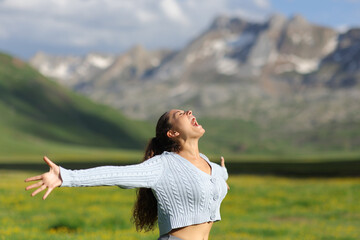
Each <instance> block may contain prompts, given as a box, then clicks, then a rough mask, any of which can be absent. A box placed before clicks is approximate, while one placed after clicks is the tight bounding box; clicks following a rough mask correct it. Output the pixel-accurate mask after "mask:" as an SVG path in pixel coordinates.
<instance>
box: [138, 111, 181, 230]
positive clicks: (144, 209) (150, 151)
mask: <svg viewBox="0 0 360 240" xmlns="http://www.w3.org/2000/svg"><path fill="white" fill-rule="evenodd" d="M171 128H172V125H171V124H170V122H169V112H166V113H164V114H163V115H161V117H160V118H159V120H158V122H157V124H156V136H155V137H153V138H152V139H150V141H149V143H148V145H147V147H146V150H145V154H144V159H143V161H146V160H148V159H149V158H152V157H153V156H155V155H159V154H162V153H163V152H164V151H168V152H179V151H180V145H179V144H178V143H177V142H176V141H174V140H172V139H170V138H169V137H168V136H167V132H168V131H169V130H170V129H171ZM136 197H137V199H136V202H135V205H134V211H133V222H134V224H135V226H136V230H137V231H141V230H145V232H147V231H150V230H153V229H154V225H155V223H156V220H157V217H158V214H157V200H156V198H155V196H154V194H153V192H152V190H151V189H150V188H139V189H137V191H136Z"/></svg>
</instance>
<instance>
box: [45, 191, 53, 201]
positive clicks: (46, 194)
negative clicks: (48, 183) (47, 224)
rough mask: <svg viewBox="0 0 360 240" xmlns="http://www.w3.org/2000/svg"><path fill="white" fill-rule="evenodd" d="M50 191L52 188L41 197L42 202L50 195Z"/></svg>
mask: <svg viewBox="0 0 360 240" xmlns="http://www.w3.org/2000/svg"><path fill="white" fill-rule="evenodd" d="M52 190H53V188H49V189H48V190H47V191H46V193H45V195H44V196H43V200H45V199H46V198H47V196H49V194H50V193H51V191H52Z"/></svg>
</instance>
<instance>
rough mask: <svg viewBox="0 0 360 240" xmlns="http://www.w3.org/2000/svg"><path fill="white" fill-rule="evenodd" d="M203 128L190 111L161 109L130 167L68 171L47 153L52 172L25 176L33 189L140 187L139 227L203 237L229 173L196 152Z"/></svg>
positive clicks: (196, 239)
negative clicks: (153, 133)
mask: <svg viewBox="0 0 360 240" xmlns="http://www.w3.org/2000/svg"><path fill="white" fill-rule="evenodd" d="M204 133H205V130H204V129H203V127H202V126H201V125H199V124H198V123H197V121H196V118H195V117H194V116H193V115H192V112H191V111H182V110H178V109H173V110H171V111H169V112H166V113H164V114H163V115H162V116H161V117H160V119H159V121H158V123H157V126H156V137H154V138H152V139H151V141H150V142H149V144H148V146H147V148H146V151H145V156H144V162H142V163H140V164H135V165H128V166H104V167H97V168H91V169H86V170H67V169H64V168H62V167H59V166H57V165H56V164H54V163H53V162H51V161H50V160H49V159H48V158H47V157H44V160H45V162H46V163H47V164H48V165H49V166H50V171H49V172H47V173H44V174H42V175H39V176H35V177H31V178H28V179H26V180H25V181H26V182H29V181H36V180H39V182H37V183H35V184H32V185H30V186H28V187H27V188H26V190H29V189H32V188H37V187H38V189H36V190H35V191H34V192H33V193H32V194H31V195H32V196H35V195H36V194H38V193H39V192H41V191H43V190H44V189H46V188H48V190H47V191H46V193H45V194H44V196H43V199H46V197H47V196H48V195H49V194H50V193H51V191H52V190H53V189H54V188H56V187H80V186H110V185H116V186H120V187H122V188H140V189H138V191H137V201H136V203H135V207H134V212H133V219H134V223H135V226H136V229H137V230H145V231H148V230H151V229H153V228H154V225H155V222H156V220H157V221H158V225H159V230H160V237H159V239H183V240H206V239H208V237H209V233H210V229H211V227H212V224H213V222H215V221H219V220H220V204H221V201H222V200H223V199H224V197H225V195H226V193H227V188H228V187H227V184H226V180H227V178H228V173H227V170H226V168H225V165H224V159H223V158H222V159H221V167H220V166H219V165H217V164H214V163H212V162H210V161H209V159H208V158H207V157H206V156H205V155H203V154H201V153H199V148H198V141H199V139H200V137H201V136H202V135H203V134H204Z"/></svg>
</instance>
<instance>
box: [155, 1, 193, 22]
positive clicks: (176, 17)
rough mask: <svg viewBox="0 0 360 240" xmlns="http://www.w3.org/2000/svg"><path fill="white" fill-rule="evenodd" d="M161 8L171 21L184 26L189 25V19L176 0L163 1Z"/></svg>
mask: <svg viewBox="0 0 360 240" xmlns="http://www.w3.org/2000/svg"><path fill="white" fill-rule="evenodd" d="M160 7H161V9H162V11H163V13H164V14H165V15H166V16H167V17H168V18H169V19H171V20H173V21H175V22H178V23H180V24H184V25H187V24H188V23H189V21H188V19H187V17H186V16H185V15H184V13H183V12H182V10H181V7H180V6H179V5H178V4H177V2H176V1H175V0H161V1H160Z"/></svg>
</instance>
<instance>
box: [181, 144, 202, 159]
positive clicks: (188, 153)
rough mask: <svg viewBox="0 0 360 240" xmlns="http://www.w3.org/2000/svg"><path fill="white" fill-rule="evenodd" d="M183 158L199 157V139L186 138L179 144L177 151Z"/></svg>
mask: <svg viewBox="0 0 360 240" xmlns="http://www.w3.org/2000/svg"><path fill="white" fill-rule="evenodd" d="M178 154H179V155H181V156H183V157H185V158H191V159H197V158H199V156H200V154H199V140H198V139H194V140H187V141H184V143H183V144H182V145H181V150H180V151H179V153H178Z"/></svg>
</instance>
